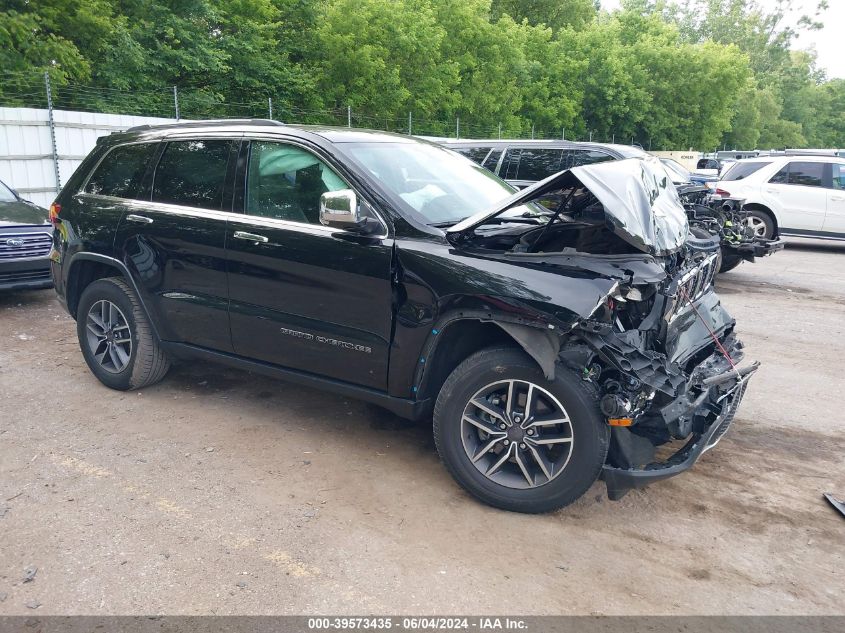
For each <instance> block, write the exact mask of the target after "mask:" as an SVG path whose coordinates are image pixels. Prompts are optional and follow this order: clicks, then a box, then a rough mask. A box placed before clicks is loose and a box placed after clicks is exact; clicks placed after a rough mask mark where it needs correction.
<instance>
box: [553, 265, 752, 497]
mask: <svg viewBox="0 0 845 633" xmlns="http://www.w3.org/2000/svg"><path fill="white" fill-rule="evenodd" d="M690 251H691V253H692V254H691V255H689V256H688V260H687V261H686V262H685V265H684V266H682V267H681V268H680V269H679V270H677V271H676V272H675V274H674V275H672V276H671V277H667V278H666V279H665V280H664V281H663V282H662V283H660V284H659V286H658V287H657V289H656V290H655V292H654V294H653V296H652V297H651V299H650V301H649V302H648V305H649V307H646V306H635V305H632V303H635V302H631V301H624V300H625V296H624V295H625V294H627V295H628V296H629V297H630V294H631V293H630V288H631V287H628V289H627V291H626V290H625V288H626V287H625V286H622V287H620V291H619V294H618V295H617V297H618V298H617V299H614V298H612V297H611V298H609V299H608V301H607V302H606V304H605V305H604V306H602V307H601V308H600V309H599V310H597V312H596V313H595V314H594V315H593V316H592V317H591V318H589V319H584V320H581V321H579V322H578V324H577V325H576V326H575V328H574V329H573V331H572V333H571V337H570V338H569V340H568V342H567V344H566V345H565V346H564V347H563V349H562V350H561V353H560V358H561V360H562V362H564V363H565V364H566V365H568V366H569V367H571V368H573V369H576V370H577V371H580V372H581V373H582V375H583V378H584V380H587V381H590V382H592V383H594V384H595V385H596V387H597V388H598V390H599V393H600V397H601V400H600V406H601V411H602V414H603V415H604V416H605V417H606V418H607V421H608V424H609V425H610V426H611V445H610V451H609V453H608V457H607V463H606V464H605V466H604V469H603V472H602V478H603V479H604V480H605V482H606V483H607V491H608V496H609V497H610V498H611V499H619V498H621V497H622V496H623V495H624V494H625V493H626V492H627V491H628V490H630V489H632V488H640V487H643V486H645V485H648V484H649V483H653V482H655V481H659V480H661V479H666V478H668V477H672V476H674V475H677V474H679V473H681V472H683V471H684V470H686V469H688V468H690V467H691V466H692V465H693V464H694V463H695V462H696V461H697V459H698V458H699V457H700V456H701V455H702V454H703V453H704V452H705V451H706V450H708V449H709V448H712V447H713V446H715V444H716V443H717V442H718V441H719V439H721V437H722V436H723V435H724V433H725V432H726V431H727V429H728V427H729V426H730V424H731V422H732V420H733V417H734V414H735V412H736V410H737V408H738V407H739V403H740V401H741V400H742V396H743V394H744V392H745V387H746V385H747V383H748V380H749V379H750V377H751V375H752V374H753V373H754V372H755V371H756V370H757V367H758V364H757V363H754V364H751V365H749V366H745V367H740V366H739V365H740V363H741V361H742V360H743V357H744V352H743V347H742V343H741V342H740V341H739V340H738V339H737V337H736V336H735V334H734V321H733V319H732V318H731V317H730V315H729V314H728V313H727V312H726V311H725V310H724V308H723V307H722V306H721V304H720V302H719V299H718V297H717V296H716V294H715V293H714V292H713V290H712V282H713V275H714V274H715V266H716V261H717V258H716V255H715V253H712V252H710V253H708V252H707V251H705V252H703V253H701V252H699V253H695V251H694V250H693V249H692V248H690ZM640 292H641V291H640ZM620 299H622V300H623V301H624V302H620ZM678 444H681V445H680V446H677V445H678ZM673 445H674V446H676V448H674V449H670V450H669V451H668V453H669V454H663V455H662V456H660V457H658V452H663V453H666V452H667V451H661V450H660V449H659V447H664V446H666V447H671V446H673Z"/></svg>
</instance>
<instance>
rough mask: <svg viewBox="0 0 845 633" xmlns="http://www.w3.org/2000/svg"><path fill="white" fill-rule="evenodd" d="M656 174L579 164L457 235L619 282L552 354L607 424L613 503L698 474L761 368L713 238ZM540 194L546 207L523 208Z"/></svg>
mask: <svg viewBox="0 0 845 633" xmlns="http://www.w3.org/2000/svg"><path fill="white" fill-rule="evenodd" d="M626 163H627V164H626ZM661 174H665V172H663V171H662V169H659V166H658V165H656V164H655V165H652V164H651V163H650V162H649V161H618V162H613V163H603V164H599V165H593V166H589V167H581V168H575V169H572V170H570V171H568V172H562V173H561V174H558V175H556V176H553V177H552V178H550V179H547V180H546V181H543V182H541V183H538V184H537V185H535V186H534V187H531V188H530V189H528V190H524V191H523V192H520V194H518V195H517V196H514V198H512V199H511V200H510V201H508V202H507V203H505V204H503V205H501V206H500V207H499V208H498V209H497V210H496V212H495V213H492V214H490V213H488V214H480V215H479V216H476V217H474V218H470V220H467V221H465V222H463V223H462V226H458V227H454V228H453V229H452V231H451V232H452V233H453V235H452V239H453V240H454V242H455V243H456V244H462V246H463V247H464V248H467V249H471V250H475V251H477V252H483V253H484V254H485V256H486V257H488V258H495V259H501V260H505V261H510V262H513V263H519V264H520V265H523V266H530V267H532V268H537V267H540V268H543V269H547V270H550V271H554V272H555V273H556V274H560V275H566V276H579V277H583V276H585V275H593V276H596V277H601V278H604V279H609V280H613V281H614V282H615V283H614V284H613V286H612V287H611V288H612V289H611V291H610V292H609V293H608V294H607V296H605V297H604V299H603V301H601V302H600V303H599V304H598V305H597V306H595V308H594V309H593V310H592V312H590V313H588V314H586V313H582V314H580V316H579V318H578V319H577V320H575V321H572V322H570V323H567V324H566V327H561V328H560V329H561V330H562V338H561V345H560V348H559V351H558V354H557V362H558V363H560V364H563V365H565V366H567V367H569V368H570V369H572V370H574V371H576V372H577V373H578V374H579V375H580V376H581V377H582V379H583V380H584V381H588V382H590V383H592V384H593V385H594V386H595V389H596V391H597V393H598V398H599V406H600V408H601V412H602V415H603V416H604V418H605V419H606V421H607V424H608V425H609V426H610V427H611V443H610V450H609V452H608V455H607V460H606V463H605V465H604V468H603V472H602V478H603V479H604V480H605V482H606V483H607V489H608V496H609V497H610V498H611V499H619V498H620V497H622V496H623V495H624V494H625V493H626V492H627V491H628V490H630V489H633V488H639V487H642V486H645V485H647V484H649V483H652V482H655V481H659V480H661V479H666V478H668V477H672V476H674V475H676V474H678V473H680V472H683V471H684V470H686V469H688V468H690V467H691V466H692V465H693V464H694V463H695V462H696V461H697V460H698V458H699V457H700V456H701V455H702V454H703V453H704V452H705V451H706V450H708V449H710V448H712V447H713V446H714V445H715V444H716V443H717V442H718V441H719V439H721V437H722V436H723V435H724V433H725V432H726V430H727V428H728V427H729V425H730V424H731V422H732V420H733V418H734V415H735V413H736V410H737V408H738V407H739V404H740V402H741V400H742V397H743V394H744V392H745V388H746V386H747V384H748V381H749V379H750V377H751V376H752V375H753V373H754V372H755V371H756V370H757V368H758V364H757V363H754V364H751V365H748V366H740V363H741V362H742V360H743V356H744V352H743V346H742V343H741V342H740V341H739V339H738V338H737V337H736V335H735V333H734V326H735V322H734V320H733V318H732V317H731V316H730V315H729V314H728V312H727V311H726V310H725V309H724V308H723V306H722V305H721V301H720V300H719V297H718V296H717V295H716V294H715V292H714V289H713V282H714V277H715V275H716V273H717V272H718V267H719V263H720V261H721V258H720V256H719V249H720V243H719V238H718V237H715V236H709V237H696V235H694V234H692V233H690V231H689V227H688V224H687V221H686V214H685V211H684V208H683V206H682V205H681V201H680V199H679V198H678V194H677V192H676V191H675V189H674V187H673V186H671V183H668V182H667V180H666V179H665V177H661ZM537 202H540V203H541V205H542V207H541V208H540V211H539V212H538V211H537V210H536V209H535V210H534V211H531V210H530V209H528V206H526V205H528V204H529V203H533V204H535V206H536V203H537ZM517 205H522V206H520V207H517ZM517 210H518V211H519V213H518V214H515V211H517ZM508 213H510V214H511V215H508ZM538 214H539V216H540V217H541V218H542V219H540V220H537V226H531V225H530V224H529V225H528V226H527V227H526V224H525V223H526V221H527V220H528V218H533V217H536V216H538Z"/></svg>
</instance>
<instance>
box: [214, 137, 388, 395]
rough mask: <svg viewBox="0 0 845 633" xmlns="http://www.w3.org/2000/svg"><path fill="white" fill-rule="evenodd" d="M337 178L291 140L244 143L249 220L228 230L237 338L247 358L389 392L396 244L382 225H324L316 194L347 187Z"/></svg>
mask: <svg viewBox="0 0 845 633" xmlns="http://www.w3.org/2000/svg"><path fill="white" fill-rule="evenodd" d="M341 173H342V170H341V169H340V168H339V166H337V165H333V164H332V163H331V160H330V158H329V157H327V156H325V155H324V154H322V153H321V152H320V151H319V150H318V149H317V148H314V147H310V146H306V145H303V144H302V143H301V142H299V141H297V140H294V139H291V140H290V141H284V142H283V141H279V140H262V139H254V140H252V141H251V142H246V141H245V142H244V144H243V147H242V150H241V155H240V159H239V170H238V176H237V182H238V185H237V186H238V190H239V192H240V191H242V195H241V194H240V193H238V194H236V198H237V200H238V201H239V202H238V203H237V204H238V205H239V206H242V209H243V214H242V215H240V216H233V219H232V220H231V221H230V223H229V228H228V247H227V255H228V271H229V272H228V276H229V288H230V297H231V304H230V315H231V326H232V340H233V343H234V349H235V352H236V353H237V354H239V355H241V356H247V357H250V358H253V359H258V360H263V361H266V362H269V363H273V364H276V365H281V366H284V367H287V368H290V369H295V370H299V371H306V372H311V373H314V374H318V375H321V376H328V377H331V378H336V379H339V380H343V381H346V382H350V383H354V384H358V385H363V386H367V387H372V388H377V389H386V387H387V362H388V348H389V345H390V338H391V330H392V317H393V301H392V299H393V297H392V285H391V261H392V254H393V240H392V239H390V238H388V237H387V228H386V226H385V231H384V234H383V235H381V236H360V235H354V234H352V233H349V232H345V231H341V230H338V229H333V228H329V227H326V226H323V225H321V224H320V221H319V203H320V195H321V194H322V193H324V192H326V191H336V190H340V189H348V188H351V187H350V184H349V182H348V179H347V178H345V177H344V176H342V175H341ZM244 181H245V184H243V186H242V183H244ZM356 193H358V194H359V195H358V198H359V200H361V199H362V198H363V197H362V196H361V192H360V191H358V192H356ZM241 198H242V203H241V202H240V200H241Z"/></svg>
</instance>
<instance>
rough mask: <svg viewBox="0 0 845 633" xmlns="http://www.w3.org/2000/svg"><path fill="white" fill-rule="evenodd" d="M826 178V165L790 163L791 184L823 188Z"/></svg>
mask: <svg viewBox="0 0 845 633" xmlns="http://www.w3.org/2000/svg"><path fill="white" fill-rule="evenodd" d="M823 177H824V163H797V162H796V163H790V164H789V184H790V185H804V186H805V187H821V186H822V180H823Z"/></svg>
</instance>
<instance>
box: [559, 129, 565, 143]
mask: <svg viewBox="0 0 845 633" xmlns="http://www.w3.org/2000/svg"><path fill="white" fill-rule="evenodd" d="M560 140H561V141H565V140H566V128H563V129H562V130H561V133H560Z"/></svg>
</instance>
